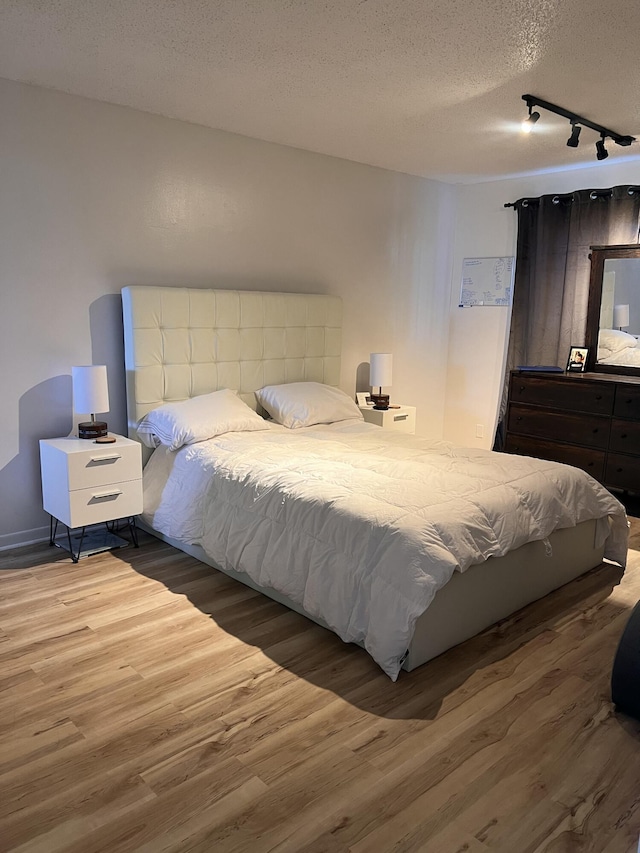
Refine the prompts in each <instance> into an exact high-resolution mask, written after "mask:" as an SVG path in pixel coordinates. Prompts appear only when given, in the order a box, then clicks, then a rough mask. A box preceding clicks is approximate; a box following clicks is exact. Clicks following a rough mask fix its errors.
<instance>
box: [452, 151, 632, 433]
mask: <svg viewBox="0 0 640 853" xmlns="http://www.w3.org/2000/svg"><path fill="white" fill-rule="evenodd" d="M625 183H630V184H640V160H639V159H637V158H634V159H628V160H627V161H626V162H625V163H615V162H614V161H611V162H609V161H607V162H604V163H596V164H595V165H593V166H590V167H587V168H582V169H573V170H570V171H564V172H548V173H546V174H543V175H537V176H533V177H532V176H529V177H520V178H511V179H508V180H501V181H491V182H488V183H483V184H475V185H470V186H458V187H457V197H456V222H455V240H454V248H453V274H452V284H451V294H450V326H449V353H448V359H447V377H446V402H445V415H444V432H443V435H444V438H446V439H448V440H449V441H453V442H455V443H456V444H462V445H466V446H471V447H491V446H492V444H493V436H494V431H495V426H496V415H497V410H498V402H499V399H500V395H501V392H502V382H503V376H504V364H505V354H506V344H507V335H508V328H509V316H510V310H509V309H507V308H502V307H474V308H458V301H459V297H460V281H461V275H462V261H463V258H465V257H503V256H509V255H515V252H516V235H517V214H516V213H515V211H514V210H513V208H505V207H504V203H505V202H513V201H516V199H518V198H522V197H523V196H527V195H529V196H539V195H544V194H546V193H564V192H570V191H571V190H579V189H589V188H596V187H610V186H616V185H618V184H625ZM576 343H581V341H576ZM478 425H480V426H482V427H483V429H484V437H483V438H478V437H477V436H476V427H477V426H478Z"/></svg>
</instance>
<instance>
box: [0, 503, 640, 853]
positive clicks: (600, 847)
mask: <svg viewBox="0 0 640 853" xmlns="http://www.w3.org/2000/svg"><path fill="white" fill-rule="evenodd" d="M632 548H633V549H634V550H633V551H632V552H631V553H630V561H629V568H628V570H627V572H626V573H625V575H624V577H623V578H622V581H621V582H620V583H619V581H620V571H619V570H618V569H616V568H615V567H612V566H609V565H603V566H601V567H600V568H598V569H595V570H594V571H592V572H590V573H589V574H588V575H586V576H584V577H583V578H580V579H578V580H577V581H574V582H573V583H571V584H569V585H567V586H566V587H564V588H563V589H562V590H559V591H558V592H556V593H553V594H552V595H550V596H547V598H545V599H543V600H542V601H540V602H537V603H535V604H533V605H530V606H529V607H527V608H525V609H524V610H522V611H520V612H519V613H518V614H515V615H514V616H513V617H511V618H510V619H508V620H506V621H504V622H503V623H501V624H500V625H498V626H496V627H494V628H492V629H490V630H489V631H486V632H485V633H484V634H482V635H480V636H478V637H476V638H474V639H472V640H470V641H469V642H467V643H465V644H463V645H462V646H459V647H458V648H456V649H453V650H451V651H450V652H448V653H447V654H445V655H442V656H441V657H439V658H438V659H436V660H434V661H432V662H430V663H429V664H426V665H425V666H423V667H421V668H420V669H418V670H416V671H414V672H413V673H403V674H402V675H401V677H400V679H399V680H398V682H397V683H396V684H393V683H392V682H391V681H390V680H389V679H388V678H387V677H386V676H385V675H383V674H382V673H381V672H380V670H379V669H378V668H377V667H376V665H375V664H374V663H373V662H372V661H371V660H370V658H369V657H368V655H367V654H366V653H365V652H363V651H362V650H360V649H357V648H353V647H350V646H346V645H345V644H343V643H342V642H341V641H340V640H339V639H338V638H337V637H335V636H333V635H332V634H331V633H329V632H328V631H325V630H324V629H322V628H320V627H318V626H316V625H314V624H312V623H311V622H309V621H308V620H306V619H304V618H303V617H301V616H298V615H297V614H295V613H291V612H289V611H288V610H286V609H285V608H284V607H281V606H280V605H278V604H276V603H274V602H272V601H269V600H268V599H266V598H264V597H263V596H260V595H259V594H257V593H255V592H253V591H252V590H250V589H248V588H245V587H243V586H241V585H239V584H237V583H235V582H233V581H231V580H228V579H227V578H225V577H224V576H222V575H220V574H219V573H216V572H214V571H213V570H212V569H209V568H207V567H206V566H203V565H201V564H199V563H198V562H197V561H195V560H194V559H192V558H190V557H187V556H185V555H184V554H181V553H179V552H177V551H175V550H174V549H172V548H171V547H169V546H167V545H164V544H163V543H161V542H159V541H157V540H155V539H153V538H151V537H149V536H145V535H141V547H140V549H138V550H136V549H133V548H127V549H123V550H120V551H114V552H111V553H106V554H100V555H96V556H94V557H91V558H87V559H83V560H81V561H80V562H79V563H78V564H76V565H74V564H73V563H71V561H70V560H69V559H68V557H67V555H66V554H65V553H64V552H62V551H59V550H58V549H53V548H49V547H48V546H46V545H42V546H34V547H32V548H23V549H18V550H15V551H12V552H4V553H3V554H0V569H1V571H0V688H1V690H0V851H2V853H9V851H11V852H12V853H18V852H19V853H107V851H108V853H129V851H144V853H177V852H178V851H180V853H184V851H193V852H194V853H196V851H197V853H233V851H237V853H244V851H250V853H263V851H264V853H266V851H278V853H297V851H305V853H347V851H350V853H386V851H397V852H398V853H400V851H403V853H404V851H407V852H408V851H428V853H462V851H467V853H488V851H501V853H572V851H576V853H585V852H586V851H590V853H635V852H636V850H637V845H638V836H639V835H640V723H638V722H636V721H634V720H632V719H630V718H628V717H625V716H623V715H620V714H618V713H616V712H615V711H614V709H613V707H612V705H611V701H610V696H609V679H610V673H611V664H612V661H613V656H614V653H615V649H616V646H617V643H618V640H619V637H620V635H621V633H622V630H623V628H624V626H625V624H626V621H627V619H628V617H629V615H630V610H631V608H632V607H633V606H634V605H635V603H636V601H637V600H638V598H640V520H637V519H632Z"/></svg>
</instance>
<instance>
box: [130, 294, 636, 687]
mask: <svg viewBox="0 0 640 853" xmlns="http://www.w3.org/2000/svg"><path fill="white" fill-rule="evenodd" d="M122 299H123V316H124V330H125V361H126V378H127V403H128V412H129V435H130V437H132V438H136V439H138V440H140V439H141V438H142V437H145V436H144V435H143V432H144V431H143V430H142V427H143V425H144V424H145V423H146V422H147V420H148V418H149V417H152V416H153V414H154V413H157V412H158V411H163V409H164V408H166V407H167V406H168V407H169V408H171V406H172V405H173V404H174V403H175V404H178V405H182V404H183V403H184V404H188V405H193V406H197V405H199V403H200V401H202V400H205V399H206V398H208V397H209V396H210V395H213V396H214V397H215V396H216V395H220V394H231V393H232V392H230V391H226V390H225V389H233V393H235V392H237V398H238V400H240V401H242V405H243V406H244V404H246V406H248V407H249V410H250V411H251V415H252V416H253V417H257V416H256V415H255V413H256V412H257V415H263V414H265V412H264V411H263V410H262V409H261V407H260V403H259V402H258V397H257V396H256V392H260V389H264V387H265V386H268V387H270V388H276V389H284V391H283V393H284V394H285V397H286V395H287V392H293V390H294V389H298V388H305V389H306V388H307V387H311V386H313V387H314V388H316V387H317V388H319V389H331V388H336V387H337V386H338V385H339V382H340V347H341V344H340V341H341V313H342V312H341V302H340V300H339V299H338V298H336V297H331V296H324V295H307V294H286V293H266V292H265V293H255V292H242V291H223V290H204V289H202V290H200V289H187V288H171V287H166V288H164V287H163V288H157V287H128V288H125V289H123V292H122ZM278 393H280V391H278ZM323 393H324V392H323ZM336 393H338V394H339V393H341V392H336ZM342 396H343V397H345V396H346V395H342ZM225 399H226V398H225ZM261 399H263V401H264V397H261ZM234 405H235V403H234ZM246 406H245V408H246ZM354 408H355V406H354ZM150 413H151V414H150ZM347 415H348V411H347ZM357 415H358V413H357V410H356V412H355V413H354V415H353V417H350V416H346V417H341V418H340V419H339V420H336V421H335V422H328V423H315V424H308V425H306V424H301V426H300V428H296V429H292V428H291V427H290V426H283V425H282V424H281V423H266V422H264V421H263V420H262V419H261V418H257V420H259V421H260V424H259V425H256V424H255V422H254V421H253V420H252V418H247V420H248V422H249V423H250V424H253V425H252V426H251V427H250V428H248V429H247V430H245V429H239V430H237V431H233V430H231V431H228V432H225V433H222V434H216V435H215V436H213V437H208V436H204V435H203V436H200V435H198V436H196V438H200V439H202V440H194V441H192V442H191V443H187V444H184V445H183V446H180V447H177V448H175V449H168V447H167V446H166V443H165V444H164V445H163V446H160V447H158V448H157V449H156V450H155V451H151V450H149V449H147V448H145V459H146V460H148V461H147V462H146V465H145V474H144V485H145V510H144V513H143V517H142V522H141V523H142V526H143V527H145V528H146V529H147V530H149V532H151V533H153V534H154V535H156V536H159V537H160V538H162V539H164V540H165V541H167V542H170V543H171V544H172V545H174V546H176V547H178V548H180V549H181V550H183V551H186V552H187V553H189V554H192V555H193V556H195V557H197V558H198V559H200V560H202V561H203V562H205V563H207V564H209V565H211V566H213V567H214V568H216V569H218V570H220V571H223V572H225V573H226V574H228V575H229V576H231V577H234V578H236V579H237V580H239V581H241V582H243V583H246V584H248V585H249V586H251V587H253V588H254V589H257V590H259V591H261V592H263V593H264V594H266V595H269V596H270V597H271V598H274V599H275V600H277V601H280V602H281V603H283V604H286V605H287V606H288V607H290V608H292V609H293V610H296V611H297V612H300V613H303V614H304V615H306V616H308V617H309V618H311V619H313V620H314V621H316V622H318V623H320V624H322V625H324V626H325V627H328V628H330V629H332V630H334V631H335V632H336V633H338V634H339V636H341V637H342V639H343V640H345V641H347V642H356V643H359V644H360V645H362V646H364V647H365V648H366V649H367V651H368V652H369V653H370V654H371V656H372V657H373V658H374V660H376V662H377V663H378V664H379V665H380V666H381V668H382V669H383V670H384V671H385V672H386V673H387V675H389V677H390V678H391V679H392V680H395V679H396V678H397V677H398V673H399V671H400V669H401V668H404V669H406V670H411V669H413V668H415V667H416V666H419V665H421V664H423V663H425V662H426V661H428V660H430V659H431V658H433V657H435V656H436V655H438V654H440V653H441V652H443V651H445V650H446V649H448V648H450V647H451V646H453V645H456V644H457V643H460V642H462V641H463V640H465V639H467V638H469V637H471V636H473V635H474V634H476V633H478V632H479V631H481V630H483V629H484V628H486V627H488V626H489V625H491V624H493V623H495V622H496V621H498V620H500V619H502V618H504V617H506V616H508V615H510V614H511V613H513V612H515V611H516V610H518V609H519V608H521V607H523V606H524V605H526V604H528V603H529V602H531V601H534V600H536V599H538V598H541V597H542V596H544V595H546V594H547V593H548V592H550V591H551V590H553V589H556V588H558V587H559V586H562V585H563V584H565V583H567V582H568V581H570V580H572V579H574V578H575V577H577V576H579V575H580V574H582V573H584V572H586V571H588V570H589V569H591V568H593V567H595V566H597V565H599V564H600V563H601V561H602V558H603V555H605V556H606V557H607V558H609V559H611V560H613V561H615V562H617V563H618V564H620V565H624V562H625V558H626V537H627V523H626V516H625V513H624V509H623V507H622V506H621V504H619V502H618V501H616V500H615V498H613V496H612V495H610V493H609V492H607V491H606V490H605V489H604V488H603V487H602V486H600V485H599V484H597V483H596V482H595V481H593V480H591V478H589V477H588V475H586V474H584V472H581V471H578V470H577V469H572V468H569V467H568V466H563V465H559V464H556V463H550V462H544V461H541V460H533V459H528V458H526V457H514V456H510V455H509V456H507V455H502V454H494V453H492V452H490V451H484V450H474V449H466V450H465V449H461V448H455V447H453V446H452V445H450V444H447V443H446V442H430V441H427V440H425V439H420V438H413V437H410V436H403V435H395V434H392V433H388V432H386V431H384V430H380V429H379V428H378V427H375V426H373V425H371V424H364V423H363V421H362V419H361V416H357ZM254 427H255V430H254ZM427 487H428V490H429V491H428V493H427V492H425V489H426V488H427ZM480 494H482V500H480V497H479V496H480ZM498 534H499V535H498Z"/></svg>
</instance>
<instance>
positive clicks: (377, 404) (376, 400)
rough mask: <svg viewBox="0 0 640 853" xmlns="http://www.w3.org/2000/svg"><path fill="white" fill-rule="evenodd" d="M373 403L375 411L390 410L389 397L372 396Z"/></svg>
mask: <svg viewBox="0 0 640 853" xmlns="http://www.w3.org/2000/svg"><path fill="white" fill-rule="evenodd" d="M371 402H372V403H373V408H374V409H382V410H383V411H385V410H386V409H388V408H389V395H388V394H371Z"/></svg>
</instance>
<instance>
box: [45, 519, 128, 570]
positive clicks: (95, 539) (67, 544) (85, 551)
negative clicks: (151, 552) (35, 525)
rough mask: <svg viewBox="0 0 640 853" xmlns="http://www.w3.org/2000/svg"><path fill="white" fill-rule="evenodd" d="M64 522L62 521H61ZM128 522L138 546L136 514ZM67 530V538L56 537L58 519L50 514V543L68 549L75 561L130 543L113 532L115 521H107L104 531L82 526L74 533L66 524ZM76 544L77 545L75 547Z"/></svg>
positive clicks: (124, 546)
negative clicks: (88, 529) (77, 532)
mask: <svg viewBox="0 0 640 853" xmlns="http://www.w3.org/2000/svg"><path fill="white" fill-rule="evenodd" d="M61 523H62V522H61ZM127 524H128V526H129V530H130V531H131V539H132V541H133V544H134V547H135V548H137V547H138V533H137V530H136V527H135V516H131V517H129V518H127ZM64 526H65V528H66V531H67V535H66V540H65V539H61V540H60V539H56V536H57V533H58V519H57V518H54V517H53V516H50V518H49V545H55V546H56V547H57V548H62V549H63V550H65V551H68V552H69V554H70V555H71V559H72V561H73V562H74V563H77V562H78V560H79V559H80V557H89V556H90V555H91V554H99V553H100V552H102V551H112V550H114V549H115V548H126V547H127V546H128V545H129V543H128V542H127V540H126V539H123V538H122V537H121V536H118V535H116V534H115V533H114V532H113V526H114V522H111V528H110V527H109V522H105V530H104V531H99V530H96V531H92V530H90V531H87V529H86V527H82V528H80V533H79V534H74V535H72V533H71V528H70V527H68V526H67V525H66V524H65V525H64ZM74 546H75V547H74Z"/></svg>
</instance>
